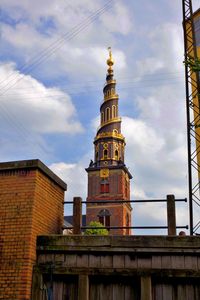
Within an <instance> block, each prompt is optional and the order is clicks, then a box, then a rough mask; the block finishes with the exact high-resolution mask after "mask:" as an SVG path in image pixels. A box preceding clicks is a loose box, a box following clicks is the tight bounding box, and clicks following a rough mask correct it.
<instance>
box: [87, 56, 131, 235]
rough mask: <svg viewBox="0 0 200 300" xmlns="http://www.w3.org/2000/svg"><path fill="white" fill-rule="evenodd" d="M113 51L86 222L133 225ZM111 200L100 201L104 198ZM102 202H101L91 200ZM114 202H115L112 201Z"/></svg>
mask: <svg viewBox="0 0 200 300" xmlns="http://www.w3.org/2000/svg"><path fill="white" fill-rule="evenodd" d="M113 64H114V61H113V58H112V53H111V50H110V51H109V58H108V60H107V65H108V71H107V76H106V84H105V86H104V88H103V94H104V100H103V102H102V104H101V106H100V119H101V121H100V126H99V128H98V129H97V134H96V137H95V139H94V162H93V161H91V162H90V165H89V167H88V168H87V169H86V171H87V173H88V197H87V202H88V203H87V211H86V218H87V224H89V222H90V221H94V220H98V221H100V222H101V223H102V224H103V225H105V226H121V227H122V226H131V210H132V208H131V205H130V203H126V202H124V203H123V201H126V200H130V179H131V178H132V176H131V174H130V172H129V171H128V169H127V167H126V165H125V163H124V152H125V151H124V150H125V138H124V136H123V135H122V133H121V118H120V117H119V113H118V98H119V97H118V95H117V94H116V90H115V86H116V80H115V79H114V75H113V68H112V66H113ZM107 200H108V201H110V203H109V202H107V203H101V201H107ZM91 201H99V203H90V202H91ZM111 201H112V202H111ZM130 233H131V232H130V229H118V230H117V229H116V230H115V229H114V230H111V234H130Z"/></svg>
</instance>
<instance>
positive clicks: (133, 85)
mask: <svg viewBox="0 0 200 300" xmlns="http://www.w3.org/2000/svg"><path fill="white" fill-rule="evenodd" d="M181 79H182V77H177V78H168V79H166V78H164V79H159V80H157V81H155V80H154V81H153V83H152V84H144V83H143V82H134V81H133V82H125V85H124V84H122V83H120V84H119V85H118V89H119V90H130V89H140V88H144V89H145V88H151V87H155V86H157V84H158V83H159V85H173V84H177V83H178V82H182V80H181ZM171 81H172V82H171ZM137 83H139V85H138V86H137ZM147 83H148V82H147ZM97 88H98V89H97ZM48 89H49V91H50V90H51V89H52V88H47V91H48ZM100 89H101V88H100V87H99V85H90V86H87V85H86V86H84V85H80V86H78V85H77V86H71V85H69V86H68V87H66V88H62V89H60V91H55V92H54V91H50V92H51V95H50V94H48V95H43V94H45V93H42V92H37V91H33V92H32V93H20V92H19V93H15V94H12V93H9V94H6V95H3V96H2V98H6V97H8V96H10V97H11V96H15V97H18V96H19V97H21V96H28V97H29V96H33V97H29V99H35V97H37V98H38V97H39V98H40V99H43V98H53V97H56V96H58V97H62V96H64V97H65V96H66V94H64V95H62V94H63V93H64V91H66V92H67V94H69V95H77V94H79V93H84V92H85V93H88V91H89V92H97V91H99V90H100ZM56 92H59V93H56Z"/></svg>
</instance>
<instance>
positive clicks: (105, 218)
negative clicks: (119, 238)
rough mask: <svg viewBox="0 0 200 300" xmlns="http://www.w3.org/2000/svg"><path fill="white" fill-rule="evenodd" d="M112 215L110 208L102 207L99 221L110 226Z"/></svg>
mask: <svg viewBox="0 0 200 300" xmlns="http://www.w3.org/2000/svg"><path fill="white" fill-rule="evenodd" d="M110 216H111V214H110V212H109V210H108V209H102V210H101V211H100V212H99V214H98V217H99V222H100V223H101V224H102V225H104V226H106V227H109V226H110Z"/></svg>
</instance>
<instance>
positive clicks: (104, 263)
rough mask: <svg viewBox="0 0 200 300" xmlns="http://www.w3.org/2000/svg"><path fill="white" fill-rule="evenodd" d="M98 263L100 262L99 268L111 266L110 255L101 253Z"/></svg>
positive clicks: (111, 258) (111, 259)
mask: <svg viewBox="0 0 200 300" xmlns="http://www.w3.org/2000/svg"><path fill="white" fill-rule="evenodd" d="M100 263H101V268H112V266H113V257H112V255H101V259H100Z"/></svg>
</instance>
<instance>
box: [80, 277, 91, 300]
mask: <svg viewBox="0 0 200 300" xmlns="http://www.w3.org/2000/svg"><path fill="white" fill-rule="evenodd" d="M78 300H89V278H88V276H87V275H79V279H78Z"/></svg>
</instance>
